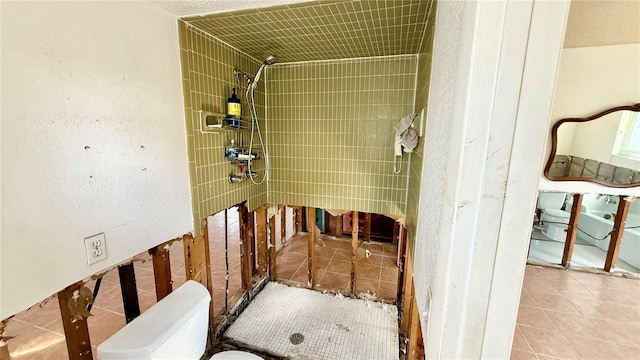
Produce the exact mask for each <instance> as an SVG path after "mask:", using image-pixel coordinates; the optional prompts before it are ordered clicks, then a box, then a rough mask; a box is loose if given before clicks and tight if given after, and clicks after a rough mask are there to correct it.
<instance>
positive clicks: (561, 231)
mask: <svg viewBox="0 0 640 360" xmlns="http://www.w3.org/2000/svg"><path fill="white" fill-rule="evenodd" d="M566 196H567V194H566V193H558V192H541V193H540V194H539V195H538V203H537V205H536V207H537V208H538V209H540V210H541V211H542V214H541V216H540V221H542V224H543V226H544V227H543V229H542V234H543V235H544V236H546V237H548V238H550V239H552V240H556V241H564V240H565V239H566V237H567V225H566V224H568V223H569V218H570V217H571V214H570V213H568V212H566V211H564V210H560V209H561V208H562V205H564V201H565V198H566Z"/></svg>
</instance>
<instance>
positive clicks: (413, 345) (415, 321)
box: [407, 297, 424, 360]
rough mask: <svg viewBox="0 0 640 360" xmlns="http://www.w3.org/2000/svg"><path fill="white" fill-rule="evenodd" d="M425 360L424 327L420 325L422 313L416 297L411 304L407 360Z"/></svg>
mask: <svg viewBox="0 0 640 360" xmlns="http://www.w3.org/2000/svg"><path fill="white" fill-rule="evenodd" d="M423 358H424V342H423V339H422V326H421V325H420V312H419V311H418V303H417V302H416V299H415V297H414V299H413V301H412V302H411V329H410V331H409V348H408V349H407V360H419V359H423Z"/></svg>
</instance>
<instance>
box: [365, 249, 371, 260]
mask: <svg viewBox="0 0 640 360" xmlns="http://www.w3.org/2000/svg"><path fill="white" fill-rule="evenodd" d="M370 256H371V251H369V250H365V251H364V257H365V258H367V259H368V258H369V257H370Z"/></svg>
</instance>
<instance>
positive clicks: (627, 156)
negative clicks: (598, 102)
mask: <svg viewBox="0 0 640 360" xmlns="http://www.w3.org/2000/svg"><path fill="white" fill-rule="evenodd" d="M639 114H640V104H635V105H631V106H620V107H616V108H611V109H608V110H606V111H603V112H601V113H599V114H596V115H594V116H591V117H587V118H567V119H562V120H560V121H558V122H557V123H556V124H555V125H554V126H553V129H552V132H551V137H552V141H553V143H552V150H551V154H550V156H549V159H548V161H547V166H546V167H545V170H544V174H545V176H546V177H547V178H548V179H550V180H555V181H590V182H595V183H598V184H601V185H605V186H609V187H633V186H640V115H639Z"/></svg>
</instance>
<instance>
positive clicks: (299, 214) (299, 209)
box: [293, 206, 302, 234]
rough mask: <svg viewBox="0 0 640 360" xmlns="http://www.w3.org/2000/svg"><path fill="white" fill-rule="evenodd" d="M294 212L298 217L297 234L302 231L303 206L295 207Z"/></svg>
mask: <svg viewBox="0 0 640 360" xmlns="http://www.w3.org/2000/svg"><path fill="white" fill-rule="evenodd" d="M293 213H294V215H295V218H296V226H295V227H296V234H297V233H299V232H302V208H300V207H299V206H298V207H295V208H293Z"/></svg>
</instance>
